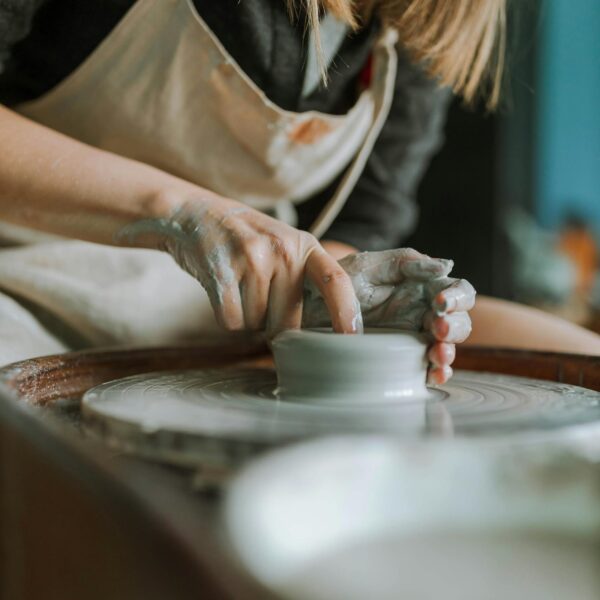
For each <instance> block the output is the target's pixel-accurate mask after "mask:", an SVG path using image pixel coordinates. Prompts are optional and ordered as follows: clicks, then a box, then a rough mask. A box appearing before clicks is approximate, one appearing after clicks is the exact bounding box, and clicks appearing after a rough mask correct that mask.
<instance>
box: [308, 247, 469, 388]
mask: <svg viewBox="0 0 600 600" xmlns="http://www.w3.org/2000/svg"><path fill="white" fill-rule="evenodd" d="M339 264H340V265H341V266H342V267H343V268H344V270H345V271H346V272H347V273H348V274H349V275H350V278H351V280H352V283H353V285H354V289H355V291H356V296H357V298H358V301H359V302H360V305H361V309H362V316H363V320H364V324H365V325H366V326H372V327H393V328H397V329H403V330H408V331H425V332H427V333H429V334H430V336H431V338H432V340H433V342H432V345H431V347H430V349H429V353H428V356H429V361H430V368H429V377H428V378H429V383H436V384H441V383H445V382H446V381H448V379H449V378H450V377H451V375H452V368H451V366H450V365H451V364H452V362H453V361H454V357H455V344H458V343H460V342H463V341H464V340H465V339H466V338H467V337H468V336H469V333H470V332H471V319H470V317H469V313H468V311H469V310H471V309H472V308H473V306H474V304H475V289H474V288H473V286H472V285H471V284H470V283H469V282H468V281H466V280H464V279H453V278H450V277H448V275H449V274H450V271H451V270H452V267H453V266H454V264H453V262H452V261H451V260H445V259H440V258H430V257H429V256H426V255H425V254H421V253H420V252H417V251H416V250H412V249H410V248H401V249H398V250H385V251H383V252H363V253H360V254H351V255H349V256H346V257H345V258H343V259H342V260H340V261H339ZM328 324H329V321H328V316H327V311H326V308H325V304H324V302H323V300H322V298H321V297H320V294H319V293H318V291H317V290H316V288H315V287H314V285H312V284H308V285H307V287H306V292H305V299H304V313H303V326H304V327H319V326H325V325H328Z"/></svg>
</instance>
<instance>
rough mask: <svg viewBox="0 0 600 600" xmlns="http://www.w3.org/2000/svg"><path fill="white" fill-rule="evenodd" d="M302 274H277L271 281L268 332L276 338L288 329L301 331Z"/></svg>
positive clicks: (282, 272) (283, 272)
mask: <svg viewBox="0 0 600 600" xmlns="http://www.w3.org/2000/svg"><path fill="white" fill-rule="evenodd" d="M303 284H304V281H303V277H302V272H298V273H295V274H294V275H292V276H290V274H288V273H286V272H285V271H279V272H277V273H275V275H274V277H273V279H272V280H271V287H270V290H269V299H268V313H267V331H268V332H269V335H270V336H275V335H277V334H278V333H280V332H281V331H285V330H286V329H299V328H300V326H301V325H302V293H303Z"/></svg>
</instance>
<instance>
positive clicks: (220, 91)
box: [0, 0, 504, 382]
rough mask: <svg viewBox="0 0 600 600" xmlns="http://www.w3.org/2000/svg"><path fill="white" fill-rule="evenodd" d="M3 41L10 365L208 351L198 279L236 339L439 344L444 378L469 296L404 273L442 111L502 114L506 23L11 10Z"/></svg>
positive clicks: (475, 7) (463, 11)
mask: <svg viewBox="0 0 600 600" xmlns="http://www.w3.org/2000/svg"><path fill="white" fill-rule="evenodd" d="M307 22H308V23H309V24H310V28H309V30H310V34H309V36H308V37H309V40H306V39H305V38H306V36H305V24H306V23H307ZM0 26H1V28H2V29H1V30H0V56H1V57H2V65H3V70H2V73H1V74H0V102H2V103H4V105H5V108H1V107H0V144H1V147H2V154H1V156H0V219H2V220H4V221H6V222H10V223H11V224H13V225H16V226H18V227H19V228H18V229H15V228H14V227H11V226H5V227H4V228H3V230H4V234H3V239H4V244H5V245H6V246H7V248H6V249H4V250H2V251H1V252H0V287H1V289H2V292H3V294H2V296H0V315H1V316H0V319H2V321H1V324H0V327H2V330H0V336H1V337H0V339H2V344H1V346H2V352H3V354H2V355H0V362H8V361H9V360H16V359H17V358H23V357H26V356H33V355H35V354H42V353H49V352H57V351H62V350H67V349H70V348H78V347H85V346H89V345H99V344H114V343H167V342H172V341H175V340H178V339H181V338H182V337H194V336H197V335H199V334H200V333H202V332H203V331H206V330H207V329H208V328H209V326H210V323H211V319H210V317H209V315H208V313H206V312H203V310H204V308H205V307H206V306H207V303H206V302H205V301H204V296H203V293H202V292H201V288H200V286H198V285H197V282H196V281H194V280H192V279H191V278H190V277H189V276H188V275H186V274H185V273H184V271H185V272H187V273H188V274H190V275H192V277H193V278H194V279H195V280H198V281H199V282H200V283H201V284H202V286H203V288H204V289H205V290H206V292H207V293H208V297H209V299H210V303H211V305H212V309H213V311H214V314H215V316H216V320H217V322H218V323H219V324H220V325H221V326H223V327H225V328H226V329H229V330H238V329H251V330H261V329H264V328H267V329H268V330H270V331H271V332H272V333H273V332H277V331H279V330H281V329H285V328H289V327H299V326H300V325H301V323H302V321H303V319H304V323H305V324H306V325H315V324H320V323H322V322H324V321H329V322H331V323H332V324H333V327H334V329H335V330H336V331H338V332H344V333H353V332H358V331H360V328H361V327H362V323H361V318H362V319H364V322H365V323H366V324H374V325H396V326H401V327H408V328H412V329H421V328H425V329H427V330H429V331H430V332H431V333H432V336H433V338H434V339H435V340H436V341H435V343H434V345H433V346H432V349H431V351H430V359H431V361H432V368H431V370H430V373H431V379H432V381H434V382H443V381H445V380H446V379H447V378H448V377H449V376H450V374H451V369H450V364H451V362H452V360H453V357H454V346H453V344H454V343H457V342H461V341H463V340H464V339H465V338H466V336H467V335H468V333H469V330H470V320H469V316H468V312H467V311H469V310H470V309H471V308H472V306H473V303H474V291H473V289H472V287H471V286H470V285H469V284H468V283H467V282H465V281H457V280H451V279H449V278H448V277H447V276H448V274H449V271H450V269H451V266H452V265H451V263H450V261H443V260H437V259H431V258H429V257H426V256H424V255H421V254H419V253H417V252H415V251H412V250H398V251H389V250H386V249H387V248H389V247H393V246H394V245H395V244H396V242H397V240H398V239H399V238H400V237H401V236H402V235H403V234H405V233H406V232H407V231H408V230H410V228H411V227H412V225H413V223H414V219H415V210H414V206H413V204H412V197H413V195H414V192H415V187H416V185H417V182H418V180H419V178H420V175H421V173H422V172H423V170H424V168H425V166H426V164H427V161H428V159H429V157H430V156H431V154H432V152H433V151H434V150H435V149H436V148H437V147H438V145H439V141H440V131H441V127H442V124H443V115H444V112H445V107H446V104H447V101H448V97H449V92H448V90H449V89H450V88H452V89H453V90H454V91H455V92H456V93H459V94H462V95H463V96H464V97H465V98H466V99H467V100H472V99H473V98H475V96H476V95H477V94H478V92H479V91H480V90H482V89H483V90H484V91H486V90H487V92H488V94H489V103H490V106H492V105H494V104H495V103H496V101H497V99H498V89H499V88H498V81H499V74H500V70H501V66H502V64H501V63H502V61H501V55H502V46H503V43H502V39H503V28H504V1H503V0H452V1H448V0H407V1H406V2H397V1H393V0H381V1H379V2H377V1H373V2H364V3H361V2H356V3H352V2H349V1H347V0H322V1H318V0H307V1H306V2H300V1H298V2H288V3H287V4H286V3H285V2H284V0H242V1H241V2H239V0H219V2H214V1H212V0H137V1H134V0H113V1H112V2H101V1H100V0H93V1H89V2H85V3H82V2H76V1H75V0H17V2H15V1H14V0H12V1H7V0H0ZM398 37H399V42H398ZM419 65H421V66H419ZM266 213H269V214H266ZM275 217H276V218H275ZM23 228H25V229H23ZM32 229H35V230H39V231H44V232H48V233H51V234H56V235H59V236H63V237H70V238H76V239H78V240H85V241H86V242H94V244H89V243H85V242H74V241H71V242H69V241H64V240H62V239H53V240H52V241H51V242H50V241H48V240H47V239H46V240H44V243H39V237H38V238H37V241H38V243H36V244H32V243H31V242H32V241H33V237H34V236H32V235H31V230H32ZM306 229H309V230H310V232H311V233H307V232H306V231H304V230H306ZM317 238H321V239H322V242H321V243H319V241H318V240H317ZM19 242H21V245H16V244H17V243H19ZM22 242H28V243H27V244H25V245H23V244H22ZM119 247H120V248H119ZM356 249H361V250H371V251H375V252H372V253H369V254H355V252H356ZM149 250H150V251H149ZM152 250H163V251H164V253H163V254H161V253H157V252H153V251H152ZM166 254H170V255H171V256H172V257H173V258H174V259H175V262H176V263H177V264H178V265H179V266H180V267H182V269H177V268H175V267H174V264H173V263H172V261H169V260H167V259H168V257H166ZM344 256H345V258H343V260H342V261H341V262H340V263H338V262H336V259H337V258H342V257H344ZM305 288H306V290H305ZM303 297H305V302H304V303H303Z"/></svg>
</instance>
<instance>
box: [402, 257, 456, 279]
mask: <svg viewBox="0 0 600 600" xmlns="http://www.w3.org/2000/svg"><path fill="white" fill-rule="evenodd" d="M399 266H400V268H401V270H402V273H403V274H404V276H405V277H406V278H408V279H416V280H418V281H428V280H430V279H437V278H439V277H447V276H448V275H449V274H450V272H451V271H452V269H453V267H454V261H452V260H449V259H446V258H429V257H428V258H420V259H418V260H407V261H405V262H403V263H402V264H401V265H399Z"/></svg>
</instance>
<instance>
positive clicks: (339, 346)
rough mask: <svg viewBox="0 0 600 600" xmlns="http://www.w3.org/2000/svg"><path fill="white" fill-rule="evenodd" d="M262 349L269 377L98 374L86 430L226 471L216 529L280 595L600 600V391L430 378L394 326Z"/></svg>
mask: <svg viewBox="0 0 600 600" xmlns="http://www.w3.org/2000/svg"><path fill="white" fill-rule="evenodd" d="M273 352H274V356H275V363H276V366H277V372H276V371H275V370H273V369H271V368H244V369H225V370H223V369H218V370H198V371H189V370H188V371H180V372H160V373H149V374H144V375H136V376H132V377H128V378H125V379H121V380H117V381H112V382H108V383H106V384H103V385H100V386H98V387H96V388H94V389H92V390H90V391H88V392H87V393H86V394H85V396H84V399H83V405H82V411H83V418H84V421H85V423H86V426H87V429H88V431H89V432H90V433H91V434H92V435H95V436H100V437H101V438H102V439H103V440H104V441H105V442H106V443H108V444H109V445H110V446H111V447H113V448H117V449H120V450H126V451H127V452H132V453H136V454H138V455H140V456H143V457H146V458H150V459H154V460H158V461H161V462H168V463H173V464H177V465H180V466H186V467H192V468H197V467H198V466H199V465H210V467H211V468H212V469H215V468H216V469H217V470H218V469H221V470H225V471H226V472H228V473H229V474H230V477H231V478H230V481H229V483H228V486H227V489H228V490H229V491H228V494H227V497H226V501H225V503H224V506H225V507H224V509H223V511H222V517H221V518H222V526H223V531H224V535H225V537H226V538H227V540H228V544H229V545H230V547H231V551H232V552H233V553H234V555H235V556H236V557H237V559H238V560H239V561H240V564H241V565H242V566H243V568H244V569H246V570H247V571H249V572H250V573H251V574H252V576H253V577H255V578H256V580H257V581H259V582H260V583H261V584H262V585H264V586H265V587H266V588H267V589H270V590H271V591H273V592H274V593H275V594H276V595H277V596H280V597H283V598H294V599H308V598H315V599H317V598H319V599H321V598H322V599H324V600H329V599H331V600H334V599H337V598H339V599H354V598H356V599H363V598H382V599H387V598H390V599H391V598H399V597H406V598H432V597H434V594H435V595H437V594H441V593H443V594H444V596H445V597H447V598H451V599H454V598H456V599H459V598H460V599H461V600H465V599H471V598H472V599H473V600H475V599H479V600H481V599H486V598H489V599H492V598H528V599H537V598H539V599H542V598H543V599H547V598H566V597H568V598H573V599H575V600H579V599H581V600H583V599H586V600H588V599H589V600H591V599H592V598H598V597H600V575H599V574H600V562H599V560H598V558H599V556H600V553H599V552H598V550H599V547H600V501H599V500H600V496H599V491H600V474H599V472H598V469H597V462H596V461H597V460H598V458H599V457H600V451H599V450H600V441H599V439H600V433H599V432H600V393H599V392H596V391H593V390H590V389H586V388H584V387H580V386H573V385H567V384H563V383H555V382H549V381H541V380H534V379H529V378H526V377H515V376H509V375H498V374H490V373H482V372H470V371H458V372H457V373H456V374H455V376H454V377H453V378H452V379H451V381H450V382H449V383H448V384H446V385H443V386H436V387H435V388H428V387H426V385H425V379H426V359H425V355H426V344H425V341H424V340H423V339H421V338H420V337H419V336H416V335H412V334H406V333H399V332H394V331H389V330H379V331H369V332H367V333H366V334H365V335H364V336H337V335H332V334H330V333H328V332H325V331H320V330H317V331H300V332H287V333H285V334H282V335H281V336H280V337H279V338H278V339H276V340H275V341H274V343H273ZM315 438H323V439H321V440H320V441H319V440H316V441H311V440H314V439H315ZM290 444H294V445H293V446H292V447H291V448H289V447H288V446H289V445H290ZM265 452H266V455H265V454H264V453H265ZM259 453H263V456H260V457H257V455H258V454H259ZM242 464H245V465H246V466H245V467H243V468H242V469H241V471H240V466H241V465H242Z"/></svg>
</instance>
